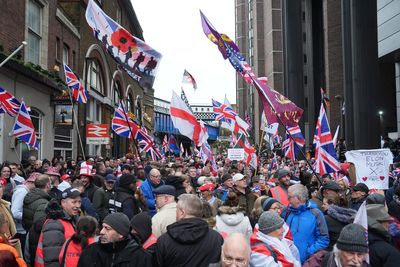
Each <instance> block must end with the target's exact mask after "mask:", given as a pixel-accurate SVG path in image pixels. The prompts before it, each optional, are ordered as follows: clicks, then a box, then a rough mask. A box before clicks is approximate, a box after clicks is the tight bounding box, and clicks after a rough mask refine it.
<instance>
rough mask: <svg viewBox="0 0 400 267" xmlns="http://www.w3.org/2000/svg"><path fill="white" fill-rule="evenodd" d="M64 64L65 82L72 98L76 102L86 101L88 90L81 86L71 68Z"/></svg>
mask: <svg viewBox="0 0 400 267" xmlns="http://www.w3.org/2000/svg"><path fill="white" fill-rule="evenodd" d="M63 65H64V74H65V82H66V83H67V85H68V87H69V89H71V91H72V99H73V100H75V101H77V102H78V103H86V102H87V97H88V92H87V90H85V88H84V87H83V85H82V83H81V82H80V81H79V78H78V77H77V75H75V73H74V72H73V71H72V70H71V68H70V67H68V66H67V64H65V63H63Z"/></svg>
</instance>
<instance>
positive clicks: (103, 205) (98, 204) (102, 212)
mask: <svg viewBox="0 0 400 267" xmlns="http://www.w3.org/2000/svg"><path fill="white" fill-rule="evenodd" d="M106 191H107V189H104V188H99V189H97V191H96V192H94V195H93V202H92V203H93V208H94V209H95V210H96V213H97V215H98V216H99V219H100V221H99V223H101V222H102V221H103V219H104V218H105V217H106V216H107V214H108V200H109V194H107V193H106Z"/></svg>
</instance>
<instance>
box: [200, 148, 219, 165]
mask: <svg viewBox="0 0 400 267" xmlns="http://www.w3.org/2000/svg"><path fill="white" fill-rule="evenodd" d="M200 158H201V159H202V160H203V162H204V163H205V162H206V161H207V160H209V161H210V162H211V165H212V168H213V170H216V169H217V168H218V167H217V163H216V162H215V158H214V153H213V152H212V149H211V146H210V145H209V144H208V142H205V143H203V144H202V145H201V147H200Z"/></svg>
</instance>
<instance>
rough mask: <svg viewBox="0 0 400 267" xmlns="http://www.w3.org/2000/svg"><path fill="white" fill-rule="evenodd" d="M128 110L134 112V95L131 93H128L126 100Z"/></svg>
mask: <svg viewBox="0 0 400 267" xmlns="http://www.w3.org/2000/svg"><path fill="white" fill-rule="evenodd" d="M126 111H127V112H132V113H134V112H135V111H134V105H133V97H132V95H131V94H128V99H127V101H126Z"/></svg>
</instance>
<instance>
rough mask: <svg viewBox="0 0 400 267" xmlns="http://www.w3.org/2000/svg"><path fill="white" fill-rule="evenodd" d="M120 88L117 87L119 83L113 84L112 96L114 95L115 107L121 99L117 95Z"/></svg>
mask: <svg viewBox="0 0 400 267" xmlns="http://www.w3.org/2000/svg"><path fill="white" fill-rule="evenodd" d="M120 88H121V87H120V86H119V83H117V82H116V83H115V84H114V92H113V95H114V105H115V106H118V105H119V100H120V99H121V96H120V95H119V92H120Z"/></svg>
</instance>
